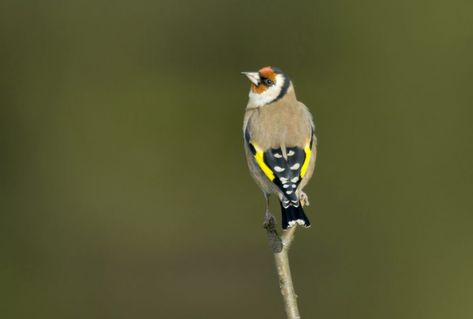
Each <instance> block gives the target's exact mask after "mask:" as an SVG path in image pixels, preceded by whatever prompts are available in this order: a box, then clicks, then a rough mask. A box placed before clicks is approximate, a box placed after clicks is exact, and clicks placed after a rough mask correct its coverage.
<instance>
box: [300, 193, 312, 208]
mask: <svg viewBox="0 0 473 319" xmlns="http://www.w3.org/2000/svg"><path fill="white" fill-rule="evenodd" d="M299 198H300V199H301V205H302V207H304V206H309V205H310V203H309V196H307V194H306V193H304V192H303V191H301V194H300V196H299Z"/></svg>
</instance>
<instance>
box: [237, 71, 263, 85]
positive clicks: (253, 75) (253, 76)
mask: <svg viewBox="0 0 473 319" xmlns="http://www.w3.org/2000/svg"><path fill="white" fill-rule="evenodd" d="M241 74H243V75H246V77H247V78H248V79H249V80H250V81H251V83H253V84H254V85H259V82H260V80H261V79H260V77H259V73H258V72H241Z"/></svg>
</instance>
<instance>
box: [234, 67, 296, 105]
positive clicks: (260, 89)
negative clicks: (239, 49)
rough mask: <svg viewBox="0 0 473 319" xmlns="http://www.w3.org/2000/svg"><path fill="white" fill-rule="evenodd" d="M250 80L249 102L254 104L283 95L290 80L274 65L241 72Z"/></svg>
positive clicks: (271, 101) (287, 88)
mask: <svg viewBox="0 0 473 319" xmlns="http://www.w3.org/2000/svg"><path fill="white" fill-rule="evenodd" d="M242 74H244V75H246V76H247V77H248V79H249V80H250V81H251V90H250V95H249V97H250V102H251V103H253V104H255V105H256V106H263V105H266V104H270V103H273V102H275V101H277V100H279V99H281V98H282V97H284V96H285V95H286V94H287V93H288V90H289V88H290V87H291V81H290V80H289V78H288V77H287V76H286V75H285V74H284V72H283V71H282V70H281V69H279V68H276V67H271V66H267V67H264V68H262V69H261V70H259V71H258V72H242Z"/></svg>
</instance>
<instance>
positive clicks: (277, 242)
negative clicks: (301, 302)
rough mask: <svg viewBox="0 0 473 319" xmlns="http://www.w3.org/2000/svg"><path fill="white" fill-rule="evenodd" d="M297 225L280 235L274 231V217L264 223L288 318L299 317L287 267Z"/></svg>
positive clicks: (294, 318)
mask: <svg viewBox="0 0 473 319" xmlns="http://www.w3.org/2000/svg"><path fill="white" fill-rule="evenodd" d="M296 227H297V226H293V227H291V228H289V229H288V230H286V231H284V232H283V233H282V235H281V236H279V235H278V233H277V231H276V225H275V221H274V218H273V219H271V220H270V221H269V222H268V223H267V224H266V225H265V228H266V231H267V235H268V240H269V244H270V246H271V249H272V251H273V254H274V261H275V263H276V270H277V272H278V277H279V288H280V289H281V294H282V297H283V299H284V307H285V308H286V314H287V318H288V319H299V318H300V317H301V316H300V315H299V309H298V307H297V295H296V292H295V291H294V284H293V282H292V277H291V268H290V267H289V255H288V252H289V248H290V247H291V243H292V241H293V240H294V232H295V231H296Z"/></svg>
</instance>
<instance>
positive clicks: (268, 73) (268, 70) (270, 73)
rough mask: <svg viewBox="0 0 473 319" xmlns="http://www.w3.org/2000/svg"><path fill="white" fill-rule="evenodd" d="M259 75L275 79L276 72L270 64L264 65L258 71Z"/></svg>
mask: <svg viewBox="0 0 473 319" xmlns="http://www.w3.org/2000/svg"><path fill="white" fill-rule="evenodd" d="M258 72H259V74H260V76H262V77H264V78H267V79H270V80H271V81H275V80H276V74H275V73H274V71H273V69H272V68H271V67H270V66H266V67H264V68H262V69H261V70H259V71H258Z"/></svg>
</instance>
